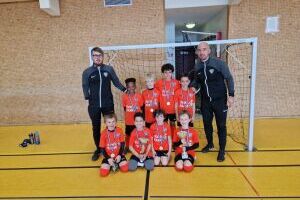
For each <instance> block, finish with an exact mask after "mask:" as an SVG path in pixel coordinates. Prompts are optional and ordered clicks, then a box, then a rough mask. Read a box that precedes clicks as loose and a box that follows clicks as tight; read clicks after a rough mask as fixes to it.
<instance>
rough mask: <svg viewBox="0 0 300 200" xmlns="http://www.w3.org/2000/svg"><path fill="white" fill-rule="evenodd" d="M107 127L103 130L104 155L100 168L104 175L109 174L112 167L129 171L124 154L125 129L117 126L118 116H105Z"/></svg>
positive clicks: (102, 149)
mask: <svg viewBox="0 0 300 200" xmlns="http://www.w3.org/2000/svg"><path fill="white" fill-rule="evenodd" d="M104 121H105V124H106V128H105V129H104V130H103V131H102V132H101V139H100V144H99V147H100V151H101V152H102V155H103V156H104V158H103V160H102V164H101V168H100V171H99V172H100V175H101V176H102V177H105V176H108V174H109V172H110V169H112V170H113V171H116V169H118V168H120V171H122V172H127V171H128V163H127V160H126V158H125V156H124V147H125V137H124V133H123V130H122V129H121V128H119V127H117V126H116V123H117V117H116V115H115V114H109V115H105V116H104Z"/></svg>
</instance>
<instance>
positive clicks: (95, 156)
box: [92, 150, 100, 161]
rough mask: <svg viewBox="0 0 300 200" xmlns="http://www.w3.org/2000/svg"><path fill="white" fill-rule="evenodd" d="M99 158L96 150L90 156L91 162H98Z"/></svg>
mask: <svg viewBox="0 0 300 200" xmlns="http://www.w3.org/2000/svg"><path fill="white" fill-rule="evenodd" d="M99 157H100V152H99V151H98V150H96V151H95V152H94V154H93V156H92V161H96V160H98V159H99Z"/></svg>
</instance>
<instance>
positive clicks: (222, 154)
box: [217, 150, 225, 162]
mask: <svg viewBox="0 0 300 200" xmlns="http://www.w3.org/2000/svg"><path fill="white" fill-rule="evenodd" d="M224 160H225V151H222V150H220V151H219V153H218V157H217V161H218V162H223V161H224Z"/></svg>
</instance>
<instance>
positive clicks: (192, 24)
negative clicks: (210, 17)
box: [185, 22, 196, 29]
mask: <svg viewBox="0 0 300 200" xmlns="http://www.w3.org/2000/svg"><path fill="white" fill-rule="evenodd" d="M195 26H196V23H195V22H189V23H187V24H186V25H185V27H187V28H189V29H191V28H194V27H195Z"/></svg>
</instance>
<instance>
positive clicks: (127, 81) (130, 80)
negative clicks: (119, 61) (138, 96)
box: [125, 78, 136, 85]
mask: <svg viewBox="0 0 300 200" xmlns="http://www.w3.org/2000/svg"><path fill="white" fill-rule="evenodd" d="M135 82H136V79H135V78H127V79H126V80H125V84H126V85H127V84H128V83H135Z"/></svg>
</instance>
